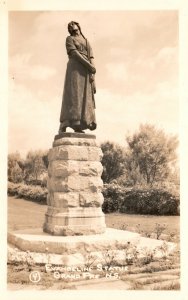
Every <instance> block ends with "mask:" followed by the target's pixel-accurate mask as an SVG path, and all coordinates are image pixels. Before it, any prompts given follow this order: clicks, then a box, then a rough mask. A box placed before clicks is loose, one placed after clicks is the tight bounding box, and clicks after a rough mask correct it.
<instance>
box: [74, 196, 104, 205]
mask: <svg viewBox="0 0 188 300" xmlns="http://www.w3.org/2000/svg"><path fill="white" fill-rule="evenodd" d="M103 201H104V198H103V194H102V193H80V206H83V207H101V206H102V203H103Z"/></svg>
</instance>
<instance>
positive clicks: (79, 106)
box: [59, 21, 97, 133]
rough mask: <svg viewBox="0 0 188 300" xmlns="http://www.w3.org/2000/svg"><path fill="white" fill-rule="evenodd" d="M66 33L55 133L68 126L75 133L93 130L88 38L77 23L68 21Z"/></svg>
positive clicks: (92, 60) (93, 101) (90, 52)
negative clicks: (62, 84)
mask: <svg viewBox="0 0 188 300" xmlns="http://www.w3.org/2000/svg"><path fill="white" fill-rule="evenodd" d="M68 31H69V33H70V35H69V36H68V37H67V38H66V50H67V54H68V57H69V60H68V63H67V70H66V75H65V83H64V91H63V99H62V107H61V115H60V128H59V133H62V132H66V128H67V127H70V128H72V129H73V130H74V131H75V132H80V133H84V131H83V130H85V129H90V130H95V129H96V126H97V125H96V118H95V99H94V94H95V93H96V88H95V80H94V74H95V73H96V69H95V66H94V57H93V51H92V48H91V46H90V44H89V42H88V40H87V39H86V38H85V37H84V35H83V34H82V31H81V28H80V25H79V23H77V22H74V21H72V22H70V23H69V24H68Z"/></svg>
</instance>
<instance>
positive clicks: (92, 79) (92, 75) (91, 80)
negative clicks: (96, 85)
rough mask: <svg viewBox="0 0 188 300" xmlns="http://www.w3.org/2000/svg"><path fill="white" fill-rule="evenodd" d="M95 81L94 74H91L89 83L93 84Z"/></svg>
mask: <svg viewBox="0 0 188 300" xmlns="http://www.w3.org/2000/svg"><path fill="white" fill-rule="evenodd" d="M94 80H95V77H94V74H89V82H90V83H92V82H93V81H94Z"/></svg>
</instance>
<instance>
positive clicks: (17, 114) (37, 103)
mask: <svg viewBox="0 0 188 300" xmlns="http://www.w3.org/2000/svg"><path fill="white" fill-rule="evenodd" d="M53 100H54V101H51V102H50V101H49V102H48V105H46V104H44V103H43V101H42V99H40V98H39V97H37V96H36V94H35V93H33V92H31V91H30V90H29V89H26V88H25V87H24V86H22V85H18V84H16V85H15V84H14V83H10V84H9V111H8V113H9V151H10V152H13V151H16V150H18V151H20V152H21V153H22V154H24V155H25V154H26V153H27V152H28V151H29V150H30V149H48V148H49V147H50V146H51V145H50V144H51V143H52V140H53V138H54V134H56V133H57V131H58V126H59V114H60V104H61V103H60V101H59V99H57V98H55V99H53Z"/></svg>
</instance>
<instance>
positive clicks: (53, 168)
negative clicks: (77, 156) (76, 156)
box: [48, 160, 79, 178]
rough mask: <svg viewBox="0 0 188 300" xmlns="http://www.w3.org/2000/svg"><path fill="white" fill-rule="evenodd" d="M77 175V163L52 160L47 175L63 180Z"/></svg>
mask: <svg viewBox="0 0 188 300" xmlns="http://www.w3.org/2000/svg"><path fill="white" fill-rule="evenodd" d="M78 173H79V162H77V161H75V160H67V161H66V160H54V161H50V163H49V166H48V175H49V176H51V177H52V176H53V177H62V178H65V177H67V176H69V175H72V174H78Z"/></svg>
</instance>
